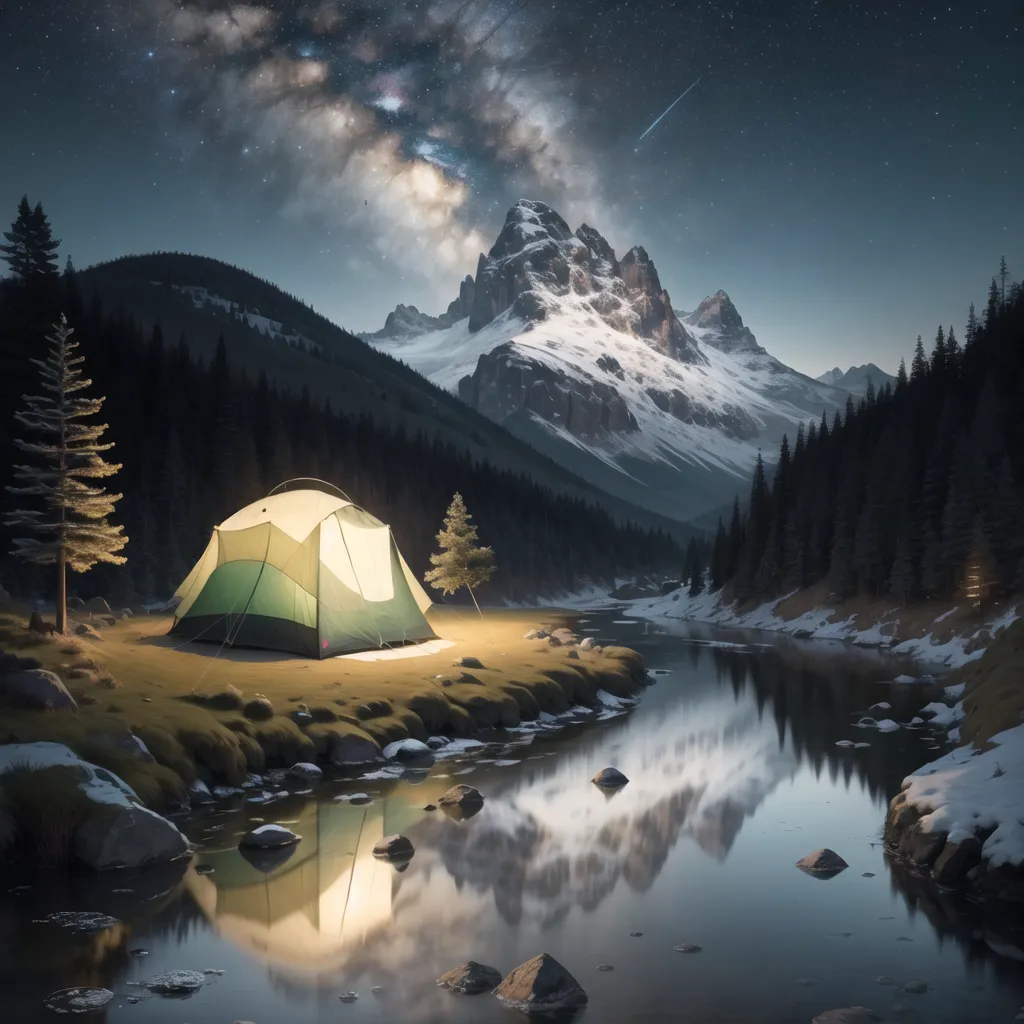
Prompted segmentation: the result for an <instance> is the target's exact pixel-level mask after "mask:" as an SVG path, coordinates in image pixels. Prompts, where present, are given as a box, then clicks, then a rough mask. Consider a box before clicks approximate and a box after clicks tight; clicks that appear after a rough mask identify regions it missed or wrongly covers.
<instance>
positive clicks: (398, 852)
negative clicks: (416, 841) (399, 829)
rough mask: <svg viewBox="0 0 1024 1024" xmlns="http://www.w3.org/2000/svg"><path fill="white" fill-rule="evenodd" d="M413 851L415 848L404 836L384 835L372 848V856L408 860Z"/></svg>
mask: <svg viewBox="0 0 1024 1024" xmlns="http://www.w3.org/2000/svg"><path fill="white" fill-rule="evenodd" d="M415 852H416V848H415V847H414V846H413V845H412V841H411V840H410V839H408V838H407V837H406V836H385V837H384V838H383V839H379V840H378V841H377V844H376V845H375V846H374V848H373V855H374V857H386V858H388V859H390V860H408V859H409V858H410V857H411V856H412V855H413V854H414V853H415Z"/></svg>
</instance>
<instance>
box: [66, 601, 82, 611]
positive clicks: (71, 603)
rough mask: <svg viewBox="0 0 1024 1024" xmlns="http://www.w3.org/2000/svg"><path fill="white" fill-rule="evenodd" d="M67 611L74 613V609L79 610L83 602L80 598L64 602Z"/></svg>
mask: <svg viewBox="0 0 1024 1024" xmlns="http://www.w3.org/2000/svg"><path fill="white" fill-rule="evenodd" d="M65 604H66V605H67V608H68V611H69V612H70V611H74V610H75V609H76V608H81V607H82V606H83V605H84V604H85V602H84V601H83V600H82V599H81V598H80V597H69V598H68V599H67V601H66V602H65Z"/></svg>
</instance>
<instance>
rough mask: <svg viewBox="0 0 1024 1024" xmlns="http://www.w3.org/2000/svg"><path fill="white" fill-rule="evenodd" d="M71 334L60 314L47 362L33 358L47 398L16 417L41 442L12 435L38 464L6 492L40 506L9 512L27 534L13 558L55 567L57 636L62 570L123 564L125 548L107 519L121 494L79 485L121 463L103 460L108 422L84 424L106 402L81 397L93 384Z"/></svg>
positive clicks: (18, 470)
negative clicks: (83, 375) (86, 374)
mask: <svg viewBox="0 0 1024 1024" xmlns="http://www.w3.org/2000/svg"><path fill="white" fill-rule="evenodd" d="M71 333H72V330H71V328H70V327H68V325H67V321H66V320H65V319H64V317H61V318H60V321H59V322H58V323H57V324H55V325H54V328H53V331H52V333H51V334H50V336H49V338H48V340H49V342H50V352H49V355H48V356H47V358H46V359H33V360H32V362H33V363H34V364H35V365H36V366H37V367H39V370H40V372H41V376H42V389H43V391H44V392H47V394H44V395H40V396H25V408H24V410H23V411H22V412H19V413H17V414H16V416H15V419H16V421H17V422H18V423H19V424H20V425H21V426H22V427H23V428H25V429H26V430H28V431H31V432H32V433H35V434H40V435H42V439H41V440H34V441H27V440H24V439H22V438H16V439H15V445H16V446H17V448H18V449H19V451H22V452H24V453H25V454H26V455H28V456H30V457H32V458H33V459H34V460H35V461H36V463H37V464H36V465H33V466H29V465H16V466H15V467H14V470H13V474H12V475H13V477H14V479H15V480H18V481H20V482H21V483H20V485H8V486H7V488H6V489H7V490H8V491H10V492H11V494H14V495H17V496H19V497H27V498H38V499H41V501H40V504H42V506H43V508H42V509H38V508H37V509H24V508H23V509H18V510H15V511H12V512H11V513H10V514H9V515H8V517H7V520H6V523H7V525H8V526H9V527H13V528H15V530H18V531H21V530H24V531H26V532H27V533H28V536H22V537H16V538H15V541H14V550H13V552H12V553H13V554H14V555H15V556H16V557H17V558H20V559H22V560H23V561H27V562H32V563H35V564H37V565H56V566H57V623H56V624H57V630H58V631H59V632H61V633H64V632H67V601H66V598H67V590H66V582H67V581H66V567H70V568H71V569H72V570H73V571H74V572H86V571H88V570H89V569H91V568H92V567H93V566H94V565H96V563H97V562H108V563H111V564H113V565H120V564H122V563H123V562H124V561H125V558H124V556H123V555H119V554H117V552H119V551H120V550H121V549H122V548H123V547H124V546H125V544H127V543H128V538H127V537H126V536H124V533H123V527H121V526H115V525H113V524H111V523H110V522H108V520H107V517H108V516H109V515H111V513H112V512H113V511H114V505H115V503H116V502H118V501H119V500H120V499H121V497H122V496H121V495H120V494H107V492H106V491H105V490H104V489H103V488H102V487H97V486H92V485H90V484H88V483H85V482H84V481H87V480H98V479H102V478H104V477H109V476H112V475H113V474H114V473H116V472H117V471H118V470H119V469H120V468H121V466H120V465H115V464H112V463H109V462H105V461H104V460H103V458H102V457H101V454H100V453H101V452H105V451H109V450H110V449H111V448H113V447H114V446H113V443H111V442H108V443H106V444H101V443H100V438H101V437H102V436H103V433H104V432H105V431H106V429H107V425H106V424H105V423H103V424H95V423H85V422H82V421H83V420H86V419H89V418H90V417H93V416H95V415H96V414H97V413H98V412H99V411H100V409H101V408H102V407H103V402H104V399H102V398H86V397H84V396H82V395H80V394H79V393H80V392H82V391H84V390H85V389H86V388H88V387H90V386H91V385H92V381H91V380H88V379H87V378H83V377H82V370H81V368H80V367H81V364H82V363H83V362H84V361H85V360H84V357H82V356H74V355H72V353H73V352H74V350H75V349H76V348H77V347H78V342H75V341H72V340H71Z"/></svg>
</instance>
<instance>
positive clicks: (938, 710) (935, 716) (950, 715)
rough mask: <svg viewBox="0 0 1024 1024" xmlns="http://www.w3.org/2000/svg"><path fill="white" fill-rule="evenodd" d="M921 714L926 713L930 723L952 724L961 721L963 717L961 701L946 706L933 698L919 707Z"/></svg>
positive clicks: (946, 725) (945, 725)
mask: <svg viewBox="0 0 1024 1024" xmlns="http://www.w3.org/2000/svg"><path fill="white" fill-rule="evenodd" d="M921 714H922V715H927V716H928V719H929V722H930V724H931V725H939V726H944V727H948V726H952V725H955V724H956V723H957V722H962V721H963V717H964V706H963V704H962V703H960V704H954V705H953V707H948V706H947V705H946V704H943V703H941V702H940V701H935V700H933V701H932V702H931V703H930V704H925V706H924V707H923V708H921Z"/></svg>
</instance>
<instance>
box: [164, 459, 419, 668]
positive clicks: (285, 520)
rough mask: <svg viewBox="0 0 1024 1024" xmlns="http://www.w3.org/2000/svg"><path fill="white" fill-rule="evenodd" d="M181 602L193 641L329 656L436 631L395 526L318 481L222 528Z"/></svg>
mask: <svg viewBox="0 0 1024 1024" xmlns="http://www.w3.org/2000/svg"><path fill="white" fill-rule="evenodd" d="M334 491H336V493H332V492H334ZM174 598H175V600H176V601H177V602H178V604H177V607H176V609H175V616H174V625H173V626H172V627H171V634H172V635H174V636H177V637H180V638H181V639H185V640H213V641H217V642H219V643H225V644H229V645H236V646H239V647H263V648H268V649H270V650H276V651H290V652H292V653H294V654H302V655H305V656H306V657H310V658H329V657H331V656H332V655H336V654H344V653H346V652H350V651H361V650H370V649H373V648H380V647H389V646H392V645H398V644H404V643H410V642H415V641H421V640H432V639H434V636H435V635H434V631H433V630H432V629H431V628H430V624H429V623H428V622H427V620H426V618H425V617H424V612H425V611H426V610H427V609H428V608H429V607H430V604H431V602H430V598H429V597H427V595H426V593H425V592H424V590H423V588H422V587H421V586H420V584H419V582H418V581H417V580H416V577H415V576H413V574H412V571H411V570H410V569H409V566H408V565H406V563H405V559H404V558H402V555H401V553H400V552H399V550H398V547H397V545H396V544H395V540H394V537H392V536H391V530H390V528H389V527H388V526H387V525H386V524H384V523H382V522H380V520H379V519H375V518H374V517H373V516H372V515H370V513H369V512H366V511H365V510H364V509H361V508H360V507H359V506H358V505H355V504H353V503H352V502H351V501H349V499H348V498H347V497H346V496H345V495H344V494H343V493H342V492H341V491H337V489H336V488H333V487H332V486H331V485H330V484H325V483H323V482H322V481H319V480H307V479H303V480H295V481H288V482H287V483H285V484H281V485H280V486H279V487H276V488H275V489H274V490H273V491H271V493H270V494H269V495H268V496H267V497H266V498H262V499H261V500H259V501H255V502H253V503H252V504H251V505H247V506H246V507H245V508H243V509H241V510H240V511H238V512H236V513H235V514H234V515H233V516H231V517H230V518H228V519H225V520H224V522H223V523H221V524H220V526H217V527H215V528H214V531H213V536H212V537H211V538H210V543H209V544H208V545H207V547H206V551H204V552H203V556H202V557H201V558H200V559H199V561H198V562H196V564H195V567H194V568H193V569H192V571H191V572H190V573H189V574H188V576H187V577H186V578H185V580H184V582H183V583H182V584H181V586H180V587H178V589H177V591H176V592H175V595H174Z"/></svg>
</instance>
